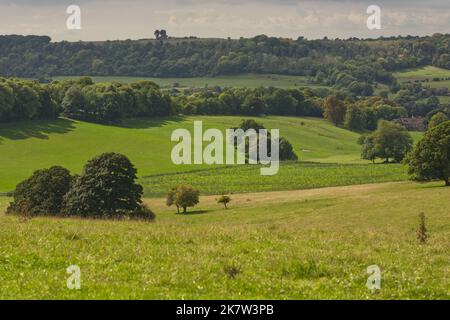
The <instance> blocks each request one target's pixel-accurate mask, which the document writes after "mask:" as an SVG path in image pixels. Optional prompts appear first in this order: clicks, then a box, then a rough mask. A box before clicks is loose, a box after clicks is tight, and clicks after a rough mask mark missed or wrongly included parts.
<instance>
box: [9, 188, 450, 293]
mask: <svg viewBox="0 0 450 320" xmlns="http://www.w3.org/2000/svg"><path fill="white" fill-rule="evenodd" d="M449 199H450V189H448V188H444V187H442V184H441V183H437V184H436V183H431V184H423V185H422V184H415V183H411V182H406V183H405V182H402V183H388V184H376V185H360V186H350V187H338V188H325V189H316V190H303V191H284V192H269V193H258V194H242V195H240V194H235V195H233V196H232V202H231V204H230V208H229V209H228V210H224V209H223V208H222V207H221V206H220V205H218V204H217V203H216V201H215V197H214V196H210V197H208V196H206V197H201V199H200V204H199V205H198V207H197V208H196V209H194V210H193V211H192V212H191V214H188V215H176V214H175V210H174V209H173V208H169V209H168V208H167V207H166V206H165V204H164V199H151V200H148V201H147V203H148V204H149V205H150V206H151V207H152V209H153V210H154V211H155V212H156V214H157V219H156V221H155V222H153V223H146V222H127V221H125V222H124V221H101V220H79V219H56V218H33V219H31V220H23V219H19V218H17V217H14V216H6V215H3V214H0V243H1V248H2V250H1V251H0V279H1V280H2V285H1V286H0V298H1V299H9V298H14V299H22V298H24V299H88V298H94V299H223V298H227V299H400V298H401V299H448V298H449V288H450V283H449V280H450V279H449V274H450V269H449V263H448V261H449V259H450V251H449V250H448V239H449V238H450V211H449V210H448V205H444V204H445V203H448V201H449ZM7 201H8V199H7V198H1V197H0V211H3V210H2V208H5V206H6V203H7ZM421 211H423V212H424V213H425V214H426V218H427V220H426V221H427V227H428V230H429V234H430V238H429V240H428V242H427V244H425V245H421V244H419V243H418V241H417V240H416V230H417V227H418V214H419V212H421ZM69 265H77V266H79V267H80V269H81V289H80V290H69V289H67V287H66V280H67V277H68V275H67V274H66V268H67V267H68V266H69ZM371 265H377V266H379V268H380V270H381V277H382V280H381V290H379V291H377V292H376V293H372V292H371V291H369V290H368V289H367V288H366V285H365V284H366V281H367V278H368V276H369V275H368V274H367V273H366V269H367V267H368V266H371Z"/></svg>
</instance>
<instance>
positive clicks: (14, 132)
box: [0, 118, 75, 143]
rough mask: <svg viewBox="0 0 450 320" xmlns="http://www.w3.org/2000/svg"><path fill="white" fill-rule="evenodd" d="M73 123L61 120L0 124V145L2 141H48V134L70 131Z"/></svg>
mask: <svg viewBox="0 0 450 320" xmlns="http://www.w3.org/2000/svg"><path fill="white" fill-rule="evenodd" d="M74 123H75V122H74V121H73V120H70V119H62V118H60V119H55V120H30V121H21V122H11V123H0V143H1V142H2V140H3V139H9V140H25V139H29V138H36V139H48V137H49V135H50V134H55V133H57V134H64V133H68V132H70V131H72V130H73V129H75V126H74Z"/></svg>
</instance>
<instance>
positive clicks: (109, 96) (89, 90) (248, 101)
mask: <svg viewBox="0 0 450 320" xmlns="http://www.w3.org/2000/svg"><path fill="white" fill-rule="evenodd" d="M437 112H443V113H444V114H447V115H448V116H450V106H445V105H442V104H440V103H439V100H438V99H437V98H436V97H435V96H433V95H432V93H430V92H429V90H428V89H426V88H423V87H422V86H421V84H404V85H402V86H401V89H400V90H399V91H398V92H397V94H396V95H393V96H391V97H390V98H388V96H387V95H384V96H372V97H355V96H353V95H351V94H348V92H346V91H339V90H332V89H327V88H313V89H311V88H306V87H301V88H296V89H281V88H273V87H267V88H266V87H260V88H255V89H250V88H220V87H213V88H196V89H185V90H183V91H179V90H177V89H173V90H170V91H169V90H162V89H161V88H160V87H159V86H158V85H157V84H155V83H154V82H151V81H139V82H135V83H130V84H124V83H118V82H111V83H94V82H93V81H92V79H91V78H89V77H82V78H79V79H77V80H64V81H53V82H51V83H48V84H40V83H38V82H37V81H32V80H19V79H11V78H8V79H5V78H0V121H1V122H8V121H18V120H32V119H44V118H45V119H53V118H56V117H58V116H60V115H62V116H65V117H68V118H73V119H78V120H83V121H91V122H99V123H111V122H117V121H120V120H121V119H124V118H132V117H164V116H171V115H176V114H184V115H247V116H259V115H285V116H310V117H325V118H326V119H328V120H330V121H331V122H333V123H334V124H336V125H344V126H345V127H346V128H348V129H350V130H355V131H361V130H375V129H376V127H377V123H378V121H379V120H381V119H383V120H394V119H397V118H401V117H411V116H414V117H417V116H421V117H426V118H427V119H428V120H429V119H430V118H431V117H432V116H433V115H434V114H436V113H437Z"/></svg>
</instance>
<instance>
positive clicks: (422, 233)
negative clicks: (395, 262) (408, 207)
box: [417, 212, 428, 244]
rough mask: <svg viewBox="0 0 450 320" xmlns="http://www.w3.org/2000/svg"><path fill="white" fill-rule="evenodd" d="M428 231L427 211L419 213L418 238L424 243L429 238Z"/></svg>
mask: <svg viewBox="0 0 450 320" xmlns="http://www.w3.org/2000/svg"><path fill="white" fill-rule="evenodd" d="M427 231H428V230H427V227H426V225H425V213H423V212H421V213H420V215H419V229H418V230H417V239H418V240H419V242H420V243H422V244H424V243H426V242H427V238H428V234H427Z"/></svg>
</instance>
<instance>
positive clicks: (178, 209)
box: [177, 206, 180, 214]
mask: <svg viewBox="0 0 450 320" xmlns="http://www.w3.org/2000/svg"><path fill="white" fill-rule="evenodd" d="M177 213H178V214H180V207H179V206H177Z"/></svg>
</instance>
